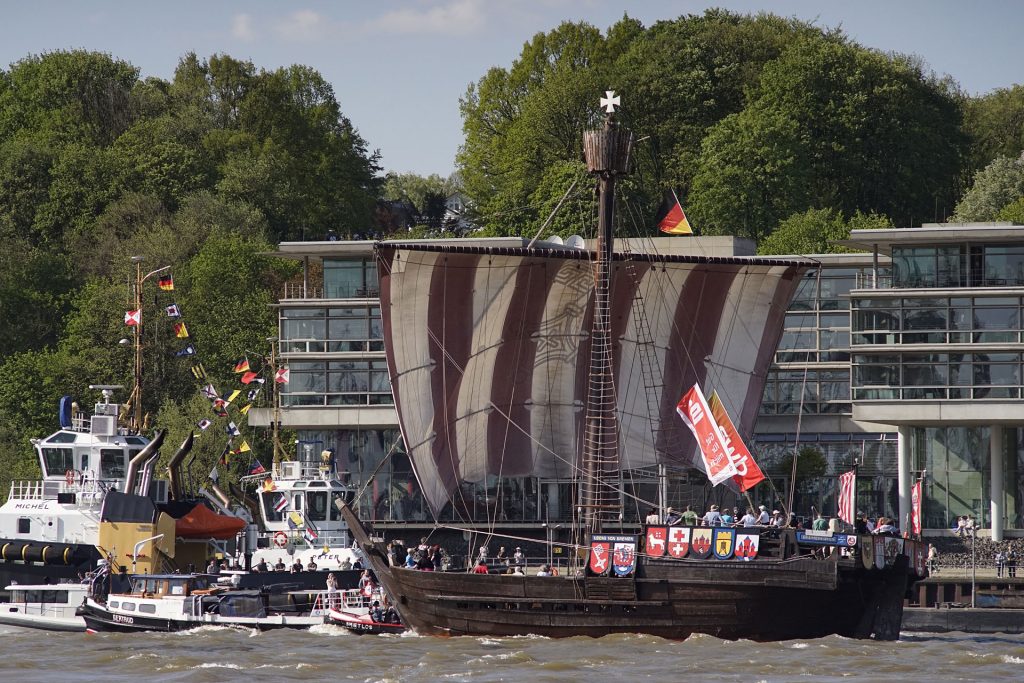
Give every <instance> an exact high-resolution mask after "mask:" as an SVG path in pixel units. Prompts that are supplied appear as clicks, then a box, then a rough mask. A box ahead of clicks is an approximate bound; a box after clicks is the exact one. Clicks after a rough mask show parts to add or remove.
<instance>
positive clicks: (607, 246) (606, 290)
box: [580, 91, 633, 533]
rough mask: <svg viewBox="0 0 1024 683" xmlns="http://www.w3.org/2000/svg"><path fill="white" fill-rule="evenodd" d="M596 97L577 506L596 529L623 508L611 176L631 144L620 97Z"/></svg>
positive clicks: (588, 135)
mask: <svg viewBox="0 0 1024 683" xmlns="http://www.w3.org/2000/svg"><path fill="white" fill-rule="evenodd" d="M605 95H606V97H603V98H601V106H603V107H604V108H605V111H606V114H605V119H604V126H603V127H602V128H601V130H593V131H586V132H585V133H584V134H583V154H584V157H585V158H586V162H587V171H588V172H589V173H590V174H591V175H593V176H595V177H596V178H597V184H598V197H599V199H598V204H599V206H598V232H597V261H596V263H595V264H594V320H593V326H592V330H591V339H590V372H589V378H588V382H589V385H588V391H587V403H586V431H585V434H584V442H583V473H582V480H581V483H580V507H581V511H582V522H583V529H584V531H585V533H595V532H600V531H601V529H602V526H603V525H604V524H605V523H609V522H613V521H617V520H618V519H619V515H620V512H621V509H622V506H621V499H620V495H619V492H618V490H617V489H616V487H615V486H614V483H615V482H616V481H617V479H618V471H619V423H618V416H617V415H616V399H615V381H614V373H613V355H612V354H613V350H614V349H613V343H612V338H611V301H610V297H611V283H612V254H613V253H614V252H613V247H614V236H613V232H614V213H615V179H616V177H617V176H620V175H625V173H626V172H627V169H628V166H629V155H630V151H631V149H632V146H633V135H632V133H631V132H630V131H628V130H624V129H620V128H619V127H618V126H617V125H616V124H615V122H614V112H615V107H616V106H617V105H618V104H619V98H618V97H616V96H615V93H614V92H612V91H607V92H606V93H605Z"/></svg>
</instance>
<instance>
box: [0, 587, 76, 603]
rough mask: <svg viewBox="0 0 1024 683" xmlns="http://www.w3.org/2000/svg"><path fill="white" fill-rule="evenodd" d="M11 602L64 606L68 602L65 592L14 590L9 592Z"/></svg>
mask: <svg viewBox="0 0 1024 683" xmlns="http://www.w3.org/2000/svg"><path fill="white" fill-rule="evenodd" d="M11 602H41V603H47V604H64V605H66V604H67V602H68V592H67V591H48V590H15V591H11Z"/></svg>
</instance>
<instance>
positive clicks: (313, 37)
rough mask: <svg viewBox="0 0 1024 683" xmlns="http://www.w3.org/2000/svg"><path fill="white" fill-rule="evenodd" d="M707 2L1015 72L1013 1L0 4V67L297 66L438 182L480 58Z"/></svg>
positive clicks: (947, 64) (964, 80) (456, 140)
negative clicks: (65, 63) (72, 59)
mask: <svg viewBox="0 0 1024 683" xmlns="http://www.w3.org/2000/svg"><path fill="white" fill-rule="evenodd" d="M708 7H723V8H726V9H729V10H732V11H735V12H739V13H757V12H761V11H770V12H773V13H775V14H779V15H782V16H787V17H797V18H799V19H803V20H806V21H811V22H814V23H815V24H816V25H818V26H822V27H828V28H837V27H840V28H842V29H843V30H844V32H845V33H846V34H847V35H848V36H850V37H851V38H853V39H854V40H855V41H857V42H858V43H860V44H862V45H865V46H867V47H873V48H877V49H879V50H883V51H886V52H901V53H906V54H916V55H919V56H920V57H922V58H923V59H924V61H925V62H926V63H927V64H928V66H929V67H930V68H931V69H932V70H933V71H935V72H936V73H937V74H939V75H946V74H948V75H949V76H952V78H953V79H954V80H955V81H957V82H958V83H959V84H960V86H961V87H962V88H963V89H964V90H965V91H966V92H967V93H969V94H972V95H977V94H984V93H986V92H990V91H992V90H994V89H996V88H1003V87H1009V86H1012V85H1014V84H1017V83H1022V82H1024V75H1022V69H1024V55H1022V53H1021V51H1020V48H1019V44H1020V42H1019V41H1020V30H1021V27H1024V2H1018V1H1017V0H970V1H969V2H965V1H964V0H856V1H855V2H849V1H837V0H761V2H752V1H749V0H721V1H720V2H716V3H705V2H693V1H688V0H634V1H632V2H628V1H627V0H375V1H369V0H366V1H363V0H336V1H334V2H328V1H297V2H288V1H285V0H244V1H242V0H204V1H201V2H200V1H196V0H174V2H145V1H143V2H139V1H138V0H134V1H131V2H129V1H127V0H88V1H81V0H37V1H36V2H20V1H17V0H6V2H4V3H3V13H2V15H0V16H2V18H0V68H3V69H7V68H9V65H10V64H12V63H14V62H17V61H18V60H20V59H23V58H24V57H26V56H28V55H32V54H41V53H45V52H52V51H55V50H67V49H87V50H95V51H99V52H106V53H109V54H110V55H112V56H114V57H115V58H118V59H123V60H125V61H127V62H129V63H131V64H133V65H134V66H136V67H138V68H139V69H140V71H141V76H142V77H143V78H145V77H149V76H155V77H158V78H164V79H168V80H169V79H171V78H172V76H173V74H174V69H175V67H176V66H177V64H178V61H179V59H180V58H181V57H182V56H183V55H185V54H187V53H189V52H195V53H196V54H197V55H198V56H199V57H200V58H204V59H205V58H208V57H210V56H211V55H214V54H227V55H230V56H231V57H234V58H236V59H244V60H249V61H252V62H253V64H254V65H255V66H256V67H257V68H262V69H267V70H273V69H276V68H278V67H282V66H288V65H291V64H304V65H306V66H309V67H312V68H314V69H316V70H317V71H318V72H320V74H321V75H322V76H323V77H324V78H325V79H327V80H328V81H329V82H330V83H331V84H332V85H333V87H334V92H335V96H336V97H337V99H338V102H339V103H340V105H341V110H342V112H343V113H344V114H345V116H347V117H348V118H349V119H350V120H351V121H352V122H353V124H354V125H355V126H356V128H357V129H358V130H359V132H360V134H361V135H362V136H363V138H364V139H365V140H366V141H367V144H368V146H369V148H370V149H375V150H379V151H380V154H381V165H382V166H383V168H384V169H385V170H386V171H394V172H398V173H404V172H414V173H418V174H421V175H429V174H432V173H438V174H440V175H443V176H446V175H448V174H449V173H451V172H452V171H453V170H454V169H455V154H456V152H457V150H458V147H459V145H460V144H461V142H462V138H463V136H462V119H461V117H460V114H459V98H460V97H462V96H463V95H464V94H465V93H466V89H467V87H468V86H469V84H470V83H473V82H475V81H477V80H479V79H480V78H481V77H482V76H483V75H484V74H485V73H486V72H487V70H488V69H490V68H491V67H494V66H497V67H502V68H509V67H511V65H512V63H513V61H514V60H515V59H516V58H517V57H518V55H519V54H520V52H521V50H522V47H523V44H524V43H526V42H527V41H529V40H530V39H531V38H532V37H533V36H534V35H535V34H537V33H541V32H545V31H549V30H551V29H553V28H555V27H556V26H557V25H558V24H559V23H561V22H562V21H566V20H569V21H586V22H589V23H590V24H592V25H594V26H596V27H598V28H600V29H601V30H602V31H603V30H605V29H607V28H608V27H609V26H611V25H612V24H614V23H616V22H617V21H618V20H619V19H621V18H622V16H623V14H628V15H629V16H631V17H633V18H635V19H638V20H640V21H641V22H643V24H644V25H645V26H650V25H651V24H653V23H654V22H656V21H659V20H662V19H674V18H676V17H679V16H681V15H685V14H701V13H703V11H704V10H705V9H707V8H708ZM598 96H599V94H595V102H596V98H597V97H598ZM625 97H627V98H628V94H625Z"/></svg>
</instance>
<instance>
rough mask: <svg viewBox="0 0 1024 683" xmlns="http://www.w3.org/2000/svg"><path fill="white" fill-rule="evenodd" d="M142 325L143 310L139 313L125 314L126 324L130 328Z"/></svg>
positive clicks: (129, 312) (128, 312)
mask: <svg viewBox="0 0 1024 683" xmlns="http://www.w3.org/2000/svg"><path fill="white" fill-rule="evenodd" d="M141 323H142V309H141V308H140V309H139V310H137V311H125V312H124V324H125V325H128V326H129V327H135V326H137V325H140V324H141Z"/></svg>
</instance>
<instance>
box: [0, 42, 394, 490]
mask: <svg viewBox="0 0 1024 683" xmlns="http://www.w3.org/2000/svg"><path fill="white" fill-rule="evenodd" d="M379 170H380V169H379V167H378V158H377V155H376V154H375V153H371V152H370V151H368V149H367V145H366V142H365V141H364V140H363V139H362V138H361V137H360V136H359V134H358V133H357V132H356V131H355V129H354V127H353V126H352V124H351V122H350V121H349V120H348V119H347V118H345V116H344V115H343V114H342V113H341V110H340V106H339V104H338V102H337V101H336V99H335V96H334V93H333V91H332V89H331V86H330V85H329V84H328V83H327V82H326V81H324V79H323V78H322V77H321V76H320V74H318V73H317V72H316V71H314V70H312V69H310V68H308V67H304V66H292V67H288V68H284V69H278V70H276V71H263V70H258V69H256V67H254V66H253V64H251V63H249V62H244V61H239V60H235V59H232V58H231V57H228V56H225V55H216V56H213V57H211V58H210V59H209V60H206V61H204V60H201V59H199V58H198V57H196V56H195V55H193V54H189V55H187V56H186V57H184V58H183V59H182V60H181V61H180V63H179V64H178V67H177V69H176V71H175V74H174V78H173V79H172V80H171V81H170V82H167V81H163V80H160V79H155V78H142V77H141V75H140V73H139V71H138V69H136V68H135V67H133V66H131V65H130V64H128V63H126V62H124V61H121V60H118V59H115V58H113V57H110V56H109V55H104V54H97V53H91V52H83V51H73V52H55V53H50V54H45V55H41V56H31V57H27V58H25V59H23V60H21V61H19V62H17V63H16V64H13V65H12V66H11V67H10V69H9V70H8V71H0V243H2V244H3V246H4V248H3V250H2V251H0V372H2V374H3V376H4V377H5V378H6V381H5V382H3V383H2V384H0V414H2V415H3V419H2V420H0V484H2V485H3V486H4V489H3V490H4V491H5V492H6V481H7V480H9V479H10V478H11V477H18V476H27V475H33V474H34V473H35V463H34V460H33V459H32V457H31V451H30V449H29V445H28V438H29V437H30V436H42V435H45V434H47V433H49V432H50V431H52V430H53V429H54V427H55V424H56V405H57V400H58V398H59V397H60V396H61V395H63V394H65V393H68V394H71V395H74V396H76V397H77V398H78V399H79V400H80V401H81V402H82V404H83V405H89V404H90V403H91V402H92V401H93V400H95V398H96V392H90V391H88V390H87V385H88V384H90V383H100V384H113V383H120V384H124V385H126V386H129V387H130V384H131V367H132V357H131V349H130V347H125V346H123V345H119V344H118V339H120V338H122V337H129V336H130V334H129V332H130V329H129V328H126V327H125V325H124V323H123V317H124V312H125V310H126V308H127V306H126V301H127V299H128V285H127V282H128V280H129V277H130V275H131V273H132V272H133V265H132V263H131V257H132V256H142V257H144V261H143V264H144V266H145V268H144V271H143V272H148V271H149V270H152V269H155V268H158V267H160V266H165V265H168V266H171V268H172V270H171V272H172V273H173V277H174V282H175V290H174V292H173V296H172V295H167V294H165V295H163V296H162V297H160V298H158V297H157V295H156V292H157V291H158V290H157V289H156V288H155V286H154V285H153V283H147V288H151V289H147V290H146V298H145V305H144V309H143V322H144V326H143V333H144V342H145V359H144V367H145V368H146V372H145V375H144V378H145V392H144V397H145V402H144V409H145V412H146V413H147V414H149V415H150V416H151V418H150V421H151V422H152V423H158V424H160V425H162V426H169V427H171V428H172V433H171V439H174V440H178V439H179V438H181V437H183V435H184V432H185V431H186V430H187V429H189V428H190V427H191V426H192V425H194V424H195V423H196V421H197V420H198V419H199V418H201V417H208V416H209V417H212V415H210V407H209V403H208V401H206V400H205V399H203V398H201V396H200V395H199V393H198V386H197V383H196V380H195V378H193V376H192V375H191V373H190V366H191V365H192V364H193V363H194V362H195V361H196V360H201V362H202V363H203V366H204V367H205V368H206V369H207V371H208V373H209V375H210V381H212V382H213V383H215V385H216V386H218V387H222V386H223V387H227V386H229V381H230V379H231V378H232V371H231V370H232V368H231V366H232V364H233V362H234V361H235V360H237V359H238V358H241V357H243V356H245V355H247V354H248V355H249V356H250V357H252V358H253V359H254V364H256V363H255V361H256V359H257V358H259V357H260V356H262V355H263V354H264V353H266V352H267V351H268V350H269V349H268V347H267V343H266V341H265V340H266V337H268V336H270V335H272V334H275V333H276V320H275V315H274V313H273V310H272V309H271V308H270V307H269V304H270V303H272V302H273V301H276V299H277V297H278V296H279V294H280V284H281V282H282V280H283V279H284V278H286V277H288V276H289V275H290V274H291V272H292V270H291V268H290V266H289V264H287V263H285V262H282V261H279V260H275V259H270V258H268V257H267V256H266V255H265V254H266V253H267V252H268V251H271V250H272V249H273V248H274V245H275V244H276V243H277V242H279V241H281V240H298V239H303V238H304V237H306V234H307V232H308V231H315V232H316V234H317V235H318V237H319V236H321V235H322V234H323V231H324V230H325V229H326V228H325V226H331V227H333V228H335V229H337V230H338V231H339V232H342V233H344V232H346V231H352V230H361V229H363V228H364V226H366V225H367V224H368V223H369V222H370V220H371V218H372V216H373V211H374V207H375V202H376V199H377V197H378V195H379V193H380V189H379V186H380V183H381V181H380V178H379ZM171 302H174V303H177V304H178V306H179V307H180V309H181V311H182V320H183V321H185V322H186V325H187V330H188V332H189V334H190V337H189V339H188V340H187V341H188V342H191V343H193V345H194V347H195V348H196V349H197V351H198V354H197V356H195V357H188V358H180V357H176V356H175V355H174V354H175V352H176V351H178V350H180V349H181V348H182V347H183V346H184V345H185V341H183V340H181V339H177V338H176V337H175V335H174V333H173V331H172V329H171V326H172V323H173V321H171V320H170V319H168V318H167V317H166V316H165V315H164V311H163V306H164V305H166V304H169V303H171ZM234 382H235V384H237V380H234ZM126 397H127V392H124V393H123V394H122V395H121V396H120V397H119V398H121V399H122V400H123V399H125V398H126ZM217 431H218V432H219V433H220V437H218V438H210V439H207V440H206V441H204V442H201V449H202V450H205V451H206V452H205V453H204V457H203V460H201V462H202V463H203V464H205V465H210V464H212V462H213V461H214V460H215V459H216V457H217V456H218V455H219V454H220V449H221V448H222V447H223V445H224V438H225V435H224V432H223V430H221V429H219V428H218V430H217ZM236 443H237V440H236Z"/></svg>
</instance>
